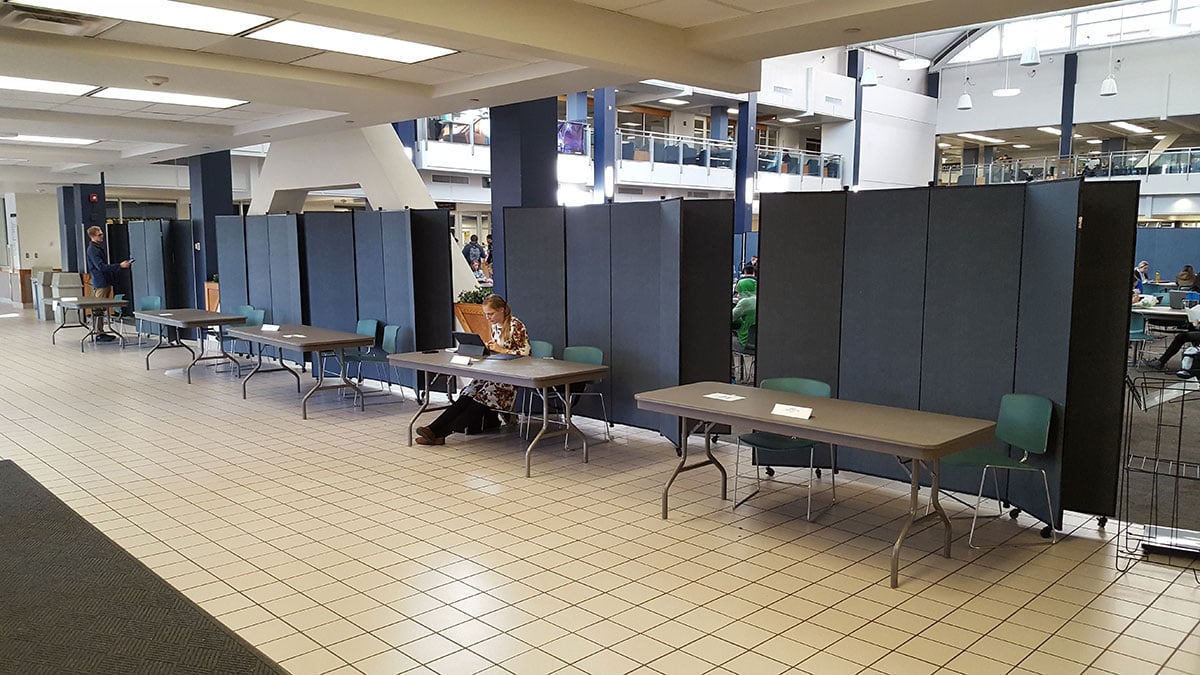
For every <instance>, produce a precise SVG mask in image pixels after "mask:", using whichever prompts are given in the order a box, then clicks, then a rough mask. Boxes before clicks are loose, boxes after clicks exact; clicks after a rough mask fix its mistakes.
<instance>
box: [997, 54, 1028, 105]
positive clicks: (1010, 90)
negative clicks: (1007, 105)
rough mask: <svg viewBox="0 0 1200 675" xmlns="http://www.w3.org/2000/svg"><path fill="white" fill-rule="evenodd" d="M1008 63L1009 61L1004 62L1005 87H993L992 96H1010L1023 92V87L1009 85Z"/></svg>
mask: <svg viewBox="0 0 1200 675" xmlns="http://www.w3.org/2000/svg"><path fill="white" fill-rule="evenodd" d="M1008 64H1009V61H1005V62H1004V88H1003V89H993V90H992V96H995V97H997V98H1008V97H1010V96H1016V95H1017V94H1020V93H1021V89H1020V88H1019V87H1010V86H1009V85H1008Z"/></svg>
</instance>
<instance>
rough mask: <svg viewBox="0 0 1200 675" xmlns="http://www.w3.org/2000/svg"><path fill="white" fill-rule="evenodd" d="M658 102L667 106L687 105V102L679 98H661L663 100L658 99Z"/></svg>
mask: <svg viewBox="0 0 1200 675" xmlns="http://www.w3.org/2000/svg"><path fill="white" fill-rule="evenodd" d="M658 102H659V103H666V104H667V105H687V104H688V102H687V101H685V100H683V99H681V98H663V99H659V101H658Z"/></svg>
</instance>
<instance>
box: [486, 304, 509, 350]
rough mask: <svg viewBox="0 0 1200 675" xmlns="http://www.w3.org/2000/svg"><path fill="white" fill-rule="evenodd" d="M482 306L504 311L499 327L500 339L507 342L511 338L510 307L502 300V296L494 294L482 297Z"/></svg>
mask: <svg viewBox="0 0 1200 675" xmlns="http://www.w3.org/2000/svg"><path fill="white" fill-rule="evenodd" d="M483 306H484V307H487V308H489V309H491V310H494V311H497V312H503V313H504V319H503V320H502V327H501V328H500V341H501V342H503V343H505V344H508V341H509V339H510V338H512V321H511V319H512V309H511V308H509V306H508V303H507V302H505V301H504V298H502V297H500V296H498V295H495V294H492V295H489V296H487V297H486V298H484V300H483Z"/></svg>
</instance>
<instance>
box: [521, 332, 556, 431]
mask: <svg viewBox="0 0 1200 675" xmlns="http://www.w3.org/2000/svg"><path fill="white" fill-rule="evenodd" d="M529 356H530V357H532V358H535V359H552V358H554V345H552V344H550V343H549V342H546V341H545V340H530V341H529ZM534 396H537V397H538V398H539V399H540V398H541V397H542V396H541V391H540V390H538V389H523V390H522V396H521V421H522V423H523V424H524V425H525V429H526V430H528V428H529V420H530V415H532V414H533V397H534ZM542 405H546V402H545V401H542ZM525 435H526V436H528V432H526V434H525Z"/></svg>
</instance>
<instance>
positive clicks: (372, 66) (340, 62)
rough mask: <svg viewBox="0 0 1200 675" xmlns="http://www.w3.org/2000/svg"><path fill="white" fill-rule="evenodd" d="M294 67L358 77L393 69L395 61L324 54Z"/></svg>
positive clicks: (304, 60)
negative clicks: (330, 71)
mask: <svg viewBox="0 0 1200 675" xmlns="http://www.w3.org/2000/svg"><path fill="white" fill-rule="evenodd" d="M292 65H294V66H305V67H308V68H321V69H324V70H333V71H337V72H340V73H357V74H359V75H373V74H375V73H379V72H383V71H385V70H390V69H391V68H393V67H395V65H396V62H395V61H384V60H383V59H370V58H367V57H365V56H354V55H353V54H337V53H335V52H324V53H321V54H317V55H316V56H309V57H307V58H303V59H300V60H298V61H293V62H292Z"/></svg>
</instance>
